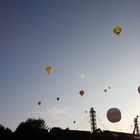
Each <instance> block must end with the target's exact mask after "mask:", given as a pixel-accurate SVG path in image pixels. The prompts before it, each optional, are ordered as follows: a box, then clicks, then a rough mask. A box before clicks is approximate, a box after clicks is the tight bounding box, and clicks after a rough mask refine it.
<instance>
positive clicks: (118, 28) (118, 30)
mask: <svg viewBox="0 0 140 140" xmlns="http://www.w3.org/2000/svg"><path fill="white" fill-rule="evenodd" d="M113 31H114V33H115V34H116V35H119V34H120V32H121V31H122V28H121V27H120V26H116V27H115V28H114V29H113Z"/></svg>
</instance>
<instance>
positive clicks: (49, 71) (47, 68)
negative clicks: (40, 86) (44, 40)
mask: <svg viewBox="0 0 140 140" xmlns="http://www.w3.org/2000/svg"><path fill="white" fill-rule="evenodd" d="M45 70H46V72H47V73H48V74H50V73H52V71H53V68H52V67H51V66H47V67H46V68H45Z"/></svg>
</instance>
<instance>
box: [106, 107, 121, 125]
mask: <svg viewBox="0 0 140 140" xmlns="http://www.w3.org/2000/svg"><path fill="white" fill-rule="evenodd" d="M106 115H107V119H108V120H109V121H110V122H112V123H116V122H119V121H120V120H121V112H120V110H119V109H118V108H110V109H109V110H108V111H107V114H106Z"/></svg>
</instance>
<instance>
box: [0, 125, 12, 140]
mask: <svg viewBox="0 0 140 140" xmlns="http://www.w3.org/2000/svg"><path fill="white" fill-rule="evenodd" d="M11 135H12V131H11V130H10V129H9V128H5V127H4V126H3V125H1V124H0V138H5V139H6V138H9V137H10V136H11Z"/></svg>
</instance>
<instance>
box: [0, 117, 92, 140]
mask: <svg viewBox="0 0 140 140" xmlns="http://www.w3.org/2000/svg"><path fill="white" fill-rule="evenodd" d="M83 132H84V131H83ZM83 132H82V131H80V133H79V132H77V131H74V130H69V129H68V128H66V129H61V128H57V127H54V128H51V129H50V128H49V127H48V126H47V125H46V124H45V121H44V120H43V119H34V118H29V119H27V120H26V121H25V122H21V123H20V124H19V125H18V126H17V128H16V130H15V131H14V132H13V131H11V130H10V129H9V128H5V127H4V126H3V125H0V140H5V139H18V140H19V139H29V138H30V139H34V140H71V139H73V140H74V139H75V140H77V139H79V138H80V140H86V139H88V138H89V133H90V132H87V133H83Z"/></svg>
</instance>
